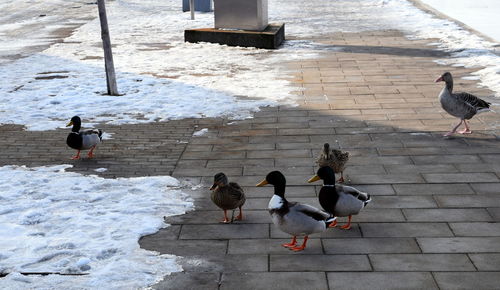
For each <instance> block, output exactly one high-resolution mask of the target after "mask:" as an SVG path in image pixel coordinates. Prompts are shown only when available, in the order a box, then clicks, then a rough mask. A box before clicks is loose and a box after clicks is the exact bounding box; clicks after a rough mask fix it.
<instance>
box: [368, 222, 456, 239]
mask: <svg viewBox="0 0 500 290" xmlns="http://www.w3.org/2000/svg"><path fill="white" fill-rule="evenodd" d="M360 227H361V231H362V233H363V237H452V236H453V233H452V232H451V230H450V228H449V227H448V225H447V224H446V223H437V222H436V223H361V224H360Z"/></svg>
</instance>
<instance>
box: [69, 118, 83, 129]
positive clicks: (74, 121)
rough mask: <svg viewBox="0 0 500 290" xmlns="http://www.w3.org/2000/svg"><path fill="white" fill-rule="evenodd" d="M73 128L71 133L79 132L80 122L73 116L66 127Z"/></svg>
mask: <svg viewBox="0 0 500 290" xmlns="http://www.w3.org/2000/svg"><path fill="white" fill-rule="evenodd" d="M69 126H73V131H76V132H78V131H80V127H81V126H82V120H81V119H80V117H78V116H73V118H71V120H70V121H69V123H68V124H67V125H66V127H69Z"/></svg>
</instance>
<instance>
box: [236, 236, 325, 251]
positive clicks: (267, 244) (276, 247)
mask: <svg viewBox="0 0 500 290" xmlns="http://www.w3.org/2000/svg"><path fill="white" fill-rule="evenodd" d="M291 239H292V238H291V237H290V238H288V239H246V240H245V239H239V240H229V248H228V254H246V255H254V254H280V255H287V254H289V255H305V254H322V253H323V248H322V246H321V240H320V239H317V238H310V239H309V240H308V241H307V247H306V248H305V250H303V251H301V252H294V251H290V250H288V249H287V248H284V247H282V246H281V245H282V244H284V243H289V242H290V240H291ZM302 241H303V239H302V238H297V242H298V243H299V244H302Z"/></svg>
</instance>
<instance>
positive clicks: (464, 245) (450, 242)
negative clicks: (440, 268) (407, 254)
mask: <svg viewBox="0 0 500 290" xmlns="http://www.w3.org/2000/svg"><path fill="white" fill-rule="evenodd" d="M417 242H418V244H419V245H420V248H421V249H422V252H424V253H490V252H500V237H457V238H417Z"/></svg>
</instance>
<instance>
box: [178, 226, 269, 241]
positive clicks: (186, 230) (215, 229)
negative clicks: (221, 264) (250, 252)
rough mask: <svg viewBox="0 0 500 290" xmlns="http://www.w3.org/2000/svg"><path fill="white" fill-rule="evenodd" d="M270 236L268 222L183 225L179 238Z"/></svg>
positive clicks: (248, 237)
mask: <svg viewBox="0 0 500 290" xmlns="http://www.w3.org/2000/svg"><path fill="white" fill-rule="evenodd" d="M267 237H269V225H268V224H235V223H232V224H220V225H183V226H182V229H181V233H180V236H179V239H183V240H186V239H187V240H197V239H201V240H209V239H252V238H254V239H257V238H267Z"/></svg>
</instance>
